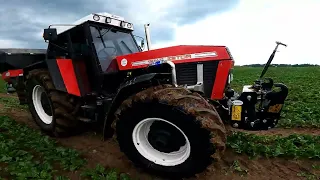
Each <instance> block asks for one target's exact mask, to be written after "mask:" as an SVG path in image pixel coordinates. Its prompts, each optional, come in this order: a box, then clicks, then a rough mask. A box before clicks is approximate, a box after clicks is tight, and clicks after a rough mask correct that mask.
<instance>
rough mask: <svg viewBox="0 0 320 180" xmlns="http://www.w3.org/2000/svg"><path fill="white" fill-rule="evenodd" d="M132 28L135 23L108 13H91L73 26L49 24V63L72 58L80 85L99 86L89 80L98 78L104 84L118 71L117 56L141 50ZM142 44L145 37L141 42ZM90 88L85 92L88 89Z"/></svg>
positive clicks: (47, 32) (45, 37)
mask: <svg viewBox="0 0 320 180" xmlns="http://www.w3.org/2000/svg"><path fill="white" fill-rule="evenodd" d="M132 31H133V24H132V23H129V22H126V21H125V20H124V18H122V17H119V16H116V15H112V14H109V13H95V14H89V15H88V16H85V17H84V18H81V19H79V20H78V21H76V22H74V23H73V24H70V25H69V24H57V25H50V26H49V28H47V29H44V34H43V38H44V40H45V41H47V42H48V44H49V45H48V51H47V60H46V61H47V64H52V63H54V62H56V61H55V60H56V59H69V60H71V61H72V63H73V66H74V68H75V74H76V77H82V78H80V81H82V82H79V84H86V86H85V87H91V88H93V89H95V90H97V88H99V87H98V86H99V85H97V87H95V86H96V85H95V84H99V83H94V84H93V83H92V84H91V85H88V84H90V83H89V82H90V81H98V82H101V84H103V83H102V81H104V80H105V79H106V76H110V75H109V74H114V73H115V72H118V68H117V64H116V60H115V57H117V56H121V55H127V54H133V53H137V52H140V51H142V47H141V46H139V45H138V44H137V42H136V40H135V38H134V36H133V34H132ZM143 44H144V42H143V40H142V41H141V45H142V46H143ZM52 60H53V61H52ZM50 62H52V63H50ZM51 67H54V66H51ZM49 69H50V70H51V69H53V68H49ZM51 71H52V70H51ZM85 72H86V73H85ZM86 76H87V77H86ZM111 76H112V75H111ZM118 77H120V76H118ZM111 79H113V78H111ZM114 80H116V79H114ZM57 81H58V80H57ZM78 81H79V80H78ZM55 84H58V83H55ZM87 85H88V86H87ZM91 88H90V89H91ZM90 89H88V88H87V90H84V91H83V92H84V93H85V92H89V91H91V90H90ZM81 94H82V93H81Z"/></svg>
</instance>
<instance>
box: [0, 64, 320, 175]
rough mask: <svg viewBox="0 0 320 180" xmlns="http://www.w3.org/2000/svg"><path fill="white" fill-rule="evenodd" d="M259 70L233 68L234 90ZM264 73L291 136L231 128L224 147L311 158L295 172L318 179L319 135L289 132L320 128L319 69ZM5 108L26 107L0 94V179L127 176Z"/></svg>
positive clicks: (257, 153)
mask: <svg viewBox="0 0 320 180" xmlns="http://www.w3.org/2000/svg"><path fill="white" fill-rule="evenodd" d="M261 71H262V68H257V67H235V69H234V80H233V82H232V86H233V88H234V89H235V90H236V91H238V92H240V91H241V88H242V86H243V85H250V84H252V83H253V81H254V80H256V79H257V78H258V77H259V75H260V73H261ZM265 77H271V78H273V79H274V81H275V82H281V83H284V84H286V85H287V86H288V88H289V95H288V98H287V101H286V102H285V107H284V109H283V113H282V119H281V120H280V122H279V124H278V129H280V130H281V129H289V130H290V129H292V133H291V135H288V136H276V135H273V134H270V135H257V134H254V133H248V132H233V133H231V134H230V135H229V137H228V143H227V147H228V149H229V150H230V151H232V152H233V153H234V154H235V155H238V154H242V155H246V156H249V157H252V158H254V157H257V156H260V157H264V158H286V159H307V160H314V161H312V164H311V165H310V169H311V170H308V171H306V169H307V168H305V169H302V170H301V172H296V173H297V176H300V177H304V178H305V179H318V178H320V168H319V167H320V162H319V159H320V136H319V134H320V133H317V134H296V133H295V129H307V128H314V129H315V128H320V107H319V105H320V104H319V103H318V102H319V101H320V85H319V84H318V82H320V67H270V68H269V70H268V72H267V74H266V75H265ZM0 93H2V95H3V94H4V93H5V84H4V82H3V81H1V80H0ZM0 95H1V94H0ZM8 109H19V110H24V111H27V107H26V106H21V105H18V100H17V99H16V98H13V97H11V96H4V95H3V96H0V180H1V178H3V179H6V178H7V179H52V178H54V179H61V180H62V179H68V178H70V177H71V175H72V174H73V173H74V172H77V174H78V175H79V176H81V177H82V178H84V179H110V180H112V179H129V176H128V175H127V174H125V173H120V172H119V171H118V170H114V169H105V168H104V167H103V166H102V165H100V164H97V165H96V168H92V167H91V168H88V167H87V161H90V159H86V157H84V156H82V154H81V153H80V152H79V151H78V150H75V149H72V148H67V147H65V146H62V145H59V144H58V143H57V142H56V141H55V140H53V139H51V138H48V137H47V136H43V135H42V134H41V133H40V132H39V131H38V130H34V129H32V128H30V127H27V126H26V125H21V124H20V123H18V122H16V121H15V119H14V118H13V117H10V114H8V113H7V114H6V112H8V111H7V110H8ZM1 114H3V115H1ZM101 143H104V142H101ZM248 164H250V163H248ZM240 166H241V164H240V162H239V161H238V160H237V159H236V160H235V161H234V163H233V164H232V167H233V168H234V169H235V171H236V172H237V171H238V172H241V173H243V172H245V174H247V173H248V172H247V171H248V170H245V171H244V170H242V168H243V167H240ZM241 176H242V175H241Z"/></svg>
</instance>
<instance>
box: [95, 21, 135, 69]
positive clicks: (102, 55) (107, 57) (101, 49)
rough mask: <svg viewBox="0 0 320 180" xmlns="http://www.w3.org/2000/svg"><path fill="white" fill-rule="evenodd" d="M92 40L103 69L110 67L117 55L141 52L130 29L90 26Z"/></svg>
mask: <svg viewBox="0 0 320 180" xmlns="http://www.w3.org/2000/svg"><path fill="white" fill-rule="evenodd" d="M90 31H91V35H92V40H93V43H94V46H95V49H96V52H97V56H98V59H99V61H100V64H101V68H102V70H103V71H106V70H107V68H108V67H109V65H110V63H111V61H112V59H114V57H115V56H119V55H126V54H132V53H136V52H139V49H138V46H137V45H136V43H135V42H134V39H133V37H132V35H131V33H129V32H128V31H123V30H119V29H116V28H114V27H108V28H101V27H94V26H91V27H90Z"/></svg>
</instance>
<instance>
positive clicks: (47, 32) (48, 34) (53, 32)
mask: <svg viewBox="0 0 320 180" xmlns="http://www.w3.org/2000/svg"><path fill="white" fill-rule="evenodd" d="M43 39H44V40H45V41H55V40H57V39H58V33H57V29H56V28H48V29H44V32H43Z"/></svg>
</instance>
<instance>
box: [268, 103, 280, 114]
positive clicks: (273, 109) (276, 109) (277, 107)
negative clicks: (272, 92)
mask: <svg viewBox="0 0 320 180" xmlns="http://www.w3.org/2000/svg"><path fill="white" fill-rule="evenodd" d="M281 108H282V104H275V105H273V106H270V107H269V109H268V112H271V113H279V112H280V110H281Z"/></svg>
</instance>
